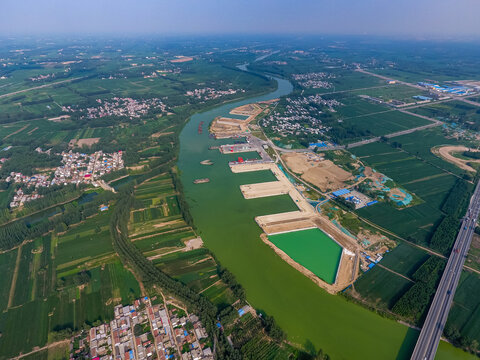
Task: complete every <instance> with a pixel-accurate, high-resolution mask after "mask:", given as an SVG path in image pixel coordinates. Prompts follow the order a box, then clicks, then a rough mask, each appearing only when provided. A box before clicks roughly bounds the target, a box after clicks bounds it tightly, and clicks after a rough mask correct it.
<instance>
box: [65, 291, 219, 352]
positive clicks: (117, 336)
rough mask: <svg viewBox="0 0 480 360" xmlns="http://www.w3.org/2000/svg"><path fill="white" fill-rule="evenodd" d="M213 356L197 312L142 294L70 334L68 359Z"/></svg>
mask: <svg viewBox="0 0 480 360" xmlns="http://www.w3.org/2000/svg"><path fill="white" fill-rule="evenodd" d="M85 357H88V358H90V359H94V360H95V359H97V360H110V359H112V360H113V359H115V360H144V359H160V360H165V359H182V360H190V359H213V353H212V349H211V348H210V347H209V346H208V334H207V332H206V330H205V328H204V326H203V324H202V322H201V321H200V320H199V318H198V316H197V315H194V314H187V313H186V312H185V311H184V310H182V309H180V308H178V307H176V306H173V305H170V304H165V303H164V302H163V301H159V299H158V298H157V297H155V298H153V299H150V298H148V297H143V298H141V299H137V300H135V302H134V304H133V305H125V306H124V305H117V306H115V308H114V319H113V320H112V321H110V323H103V324H101V325H98V326H95V327H92V328H90V329H89V330H88V331H82V333H81V334H79V335H76V336H74V337H73V338H72V339H71V343H70V359H83V358H85Z"/></svg>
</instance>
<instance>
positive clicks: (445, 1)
mask: <svg viewBox="0 0 480 360" xmlns="http://www.w3.org/2000/svg"><path fill="white" fill-rule="evenodd" d="M479 15H480V0H169V1H164V0H0V35H11V34H17V33H26V34H35V33H97V32H102V33H117V34H133V33H159V34H181V33H183V34H185V33H186V34H192V33H207V34H213V33H215V34H216V33H258V34H260V33H282V34H286V33H319V34H329V33H333V34H375V35H413V36H429V35H433V36H464V35H473V36H480V20H479Z"/></svg>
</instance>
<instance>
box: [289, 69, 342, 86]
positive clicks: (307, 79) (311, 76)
mask: <svg viewBox="0 0 480 360" xmlns="http://www.w3.org/2000/svg"><path fill="white" fill-rule="evenodd" d="M292 78H293V80H295V81H296V82H298V83H299V84H300V86H303V87H306V88H312V89H330V88H332V87H333V85H332V83H330V82H328V81H326V80H325V79H334V78H335V75H334V74H330V73H326V72H311V73H306V74H293V75H292Z"/></svg>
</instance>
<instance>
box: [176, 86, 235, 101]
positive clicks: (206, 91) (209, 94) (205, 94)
mask: <svg viewBox="0 0 480 360" xmlns="http://www.w3.org/2000/svg"><path fill="white" fill-rule="evenodd" d="M237 92H242V93H244V92H245V90H243V89H239V90H235V89H227V90H215V89H213V88H209V87H206V88H202V89H195V90H189V91H187V92H186V93H185V95H186V96H192V97H194V98H197V99H199V100H213V99H217V98H219V97H222V96H227V95H233V94H236V93H237Z"/></svg>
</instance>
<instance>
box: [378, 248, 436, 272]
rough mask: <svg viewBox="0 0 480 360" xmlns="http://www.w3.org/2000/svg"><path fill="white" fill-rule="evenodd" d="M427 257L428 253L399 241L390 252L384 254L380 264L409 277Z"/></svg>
mask: <svg viewBox="0 0 480 360" xmlns="http://www.w3.org/2000/svg"><path fill="white" fill-rule="evenodd" d="M428 258H429V255H428V254H427V253H426V252H425V251H423V250H420V249H418V248H416V247H414V246H411V245H409V244H407V243H400V244H399V245H398V246H397V247H396V248H395V249H393V250H392V251H391V252H389V253H387V254H385V256H384V258H383V259H382V261H381V264H382V265H383V266H385V267H387V268H389V269H391V270H393V271H395V272H397V273H400V274H402V275H405V276H407V277H411V276H412V275H413V273H414V272H415V271H416V270H417V269H418V268H419V267H420V266H421V265H422V264H423V263H424V262H425V261H426V260H427V259H428Z"/></svg>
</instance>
